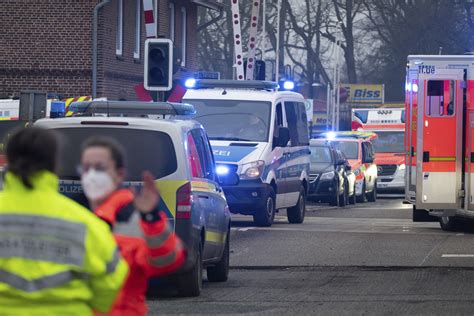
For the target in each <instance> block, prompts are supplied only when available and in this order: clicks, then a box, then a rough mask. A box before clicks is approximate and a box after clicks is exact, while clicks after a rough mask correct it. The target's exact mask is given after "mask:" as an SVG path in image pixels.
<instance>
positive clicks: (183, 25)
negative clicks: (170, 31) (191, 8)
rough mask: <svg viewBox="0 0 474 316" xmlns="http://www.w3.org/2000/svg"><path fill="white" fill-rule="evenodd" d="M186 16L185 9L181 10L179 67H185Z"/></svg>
mask: <svg viewBox="0 0 474 316" xmlns="http://www.w3.org/2000/svg"><path fill="white" fill-rule="evenodd" d="M187 24H188V23H187V16H186V8H185V7H182V8H181V51H182V56H181V58H182V59H181V67H185V66H186V43H187V33H188V32H187Z"/></svg>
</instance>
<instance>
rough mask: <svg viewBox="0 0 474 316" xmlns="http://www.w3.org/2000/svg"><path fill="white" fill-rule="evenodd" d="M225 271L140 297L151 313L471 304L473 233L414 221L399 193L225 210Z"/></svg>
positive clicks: (434, 309) (461, 307) (331, 311)
mask: <svg viewBox="0 0 474 316" xmlns="http://www.w3.org/2000/svg"><path fill="white" fill-rule="evenodd" d="M231 266H232V270H231V274H230V279H229V281H228V282H226V283H220V284H218V283H208V282H205V284H204V290H203V294H202V295H201V296H200V297H198V298H189V299H183V298H173V297H159V298H153V299H150V300H149V306H150V314H151V315H154V314H160V315H163V314H191V315H198V314H201V315H209V314H249V315H252V314H254V315H262V314H264V315H274V314H278V315H315V314H317V315H345V314H347V315H354V314H356V315H367V314H377V315H379V314H389V315H390V314H394V315H400V314H426V315H428V314H429V315H446V314H473V311H474V234H472V233H467V232H455V233H448V232H443V231H442V230H441V229H440V228H439V224H438V223H413V222H412V221H411V208H410V207H409V206H404V205H402V203H401V200H393V199H383V200H380V199H379V200H378V201H377V202H376V203H367V204H357V205H355V206H350V207H346V208H343V209H342V208H335V207H329V206H327V205H311V206H309V207H308V212H307V217H306V219H305V222H304V223H303V224H301V225H290V224H288V223H287V221H286V216H285V214H279V215H278V217H277V221H276V223H275V224H274V225H273V226H272V227H270V228H260V227H254V226H253V223H252V221H251V218H249V217H244V216H234V218H233V228H232V235H231Z"/></svg>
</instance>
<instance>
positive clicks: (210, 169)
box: [201, 130, 217, 180]
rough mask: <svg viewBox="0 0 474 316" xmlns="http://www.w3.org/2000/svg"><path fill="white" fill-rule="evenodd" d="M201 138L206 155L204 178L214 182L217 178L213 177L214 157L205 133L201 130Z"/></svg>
mask: <svg viewBox="0 0 474 316" xmlns="http://www.w3.org/2000/svg"><path fill="white" fill-rule="evenodd" d="M201 137H202V140H203V143H204V149H205V155H206V157H207V158H206V162H207V168H206V169H207V170H206V174H207V175H206V178H207V179H209V180H216V179H217V177H216V175H215V172H214V171H215V165H216V164H215V161H214V155H213V154H212V148H211V144H210V143H209V138H208V137H207V135H206V133H205V132H204V131H203V130H201Z"/></svg>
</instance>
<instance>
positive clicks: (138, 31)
mask: <svg viewBox="0 0 474 316" xmlns="http://www.w3.org/2000/svg"><path fill="white" fill-rule="evenodd" d="M135 1H136V8H135V10H136V11H135V15H136V16H135V49H134V50H133V58H135V59H140V44H141V34H142V27H141V26H142V19H141V17H142V14H141V13H142V11H141V6H140V3H141V2H142V0H135Z"/></svg>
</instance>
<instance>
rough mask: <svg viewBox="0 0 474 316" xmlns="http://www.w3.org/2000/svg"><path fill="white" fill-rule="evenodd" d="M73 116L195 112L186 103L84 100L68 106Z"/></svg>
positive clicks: (185, 114)
mask: <svg viewBox="0 0 474 316" xmlns="http://www.w3.org/2000/svg"><path fill="white" fill-rule="evenodd" d="M69 111H71V112H73V116H78V115H81V116H84V115H85V116H87V115H93V114H107V115H128V116H143V115H180V116H191V115H194V114H196V110H195V109H194V106H192V105H191V104H186V103H171V102H140V101H86V102H73V103H71V106H70V107H69Z"/></svg>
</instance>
